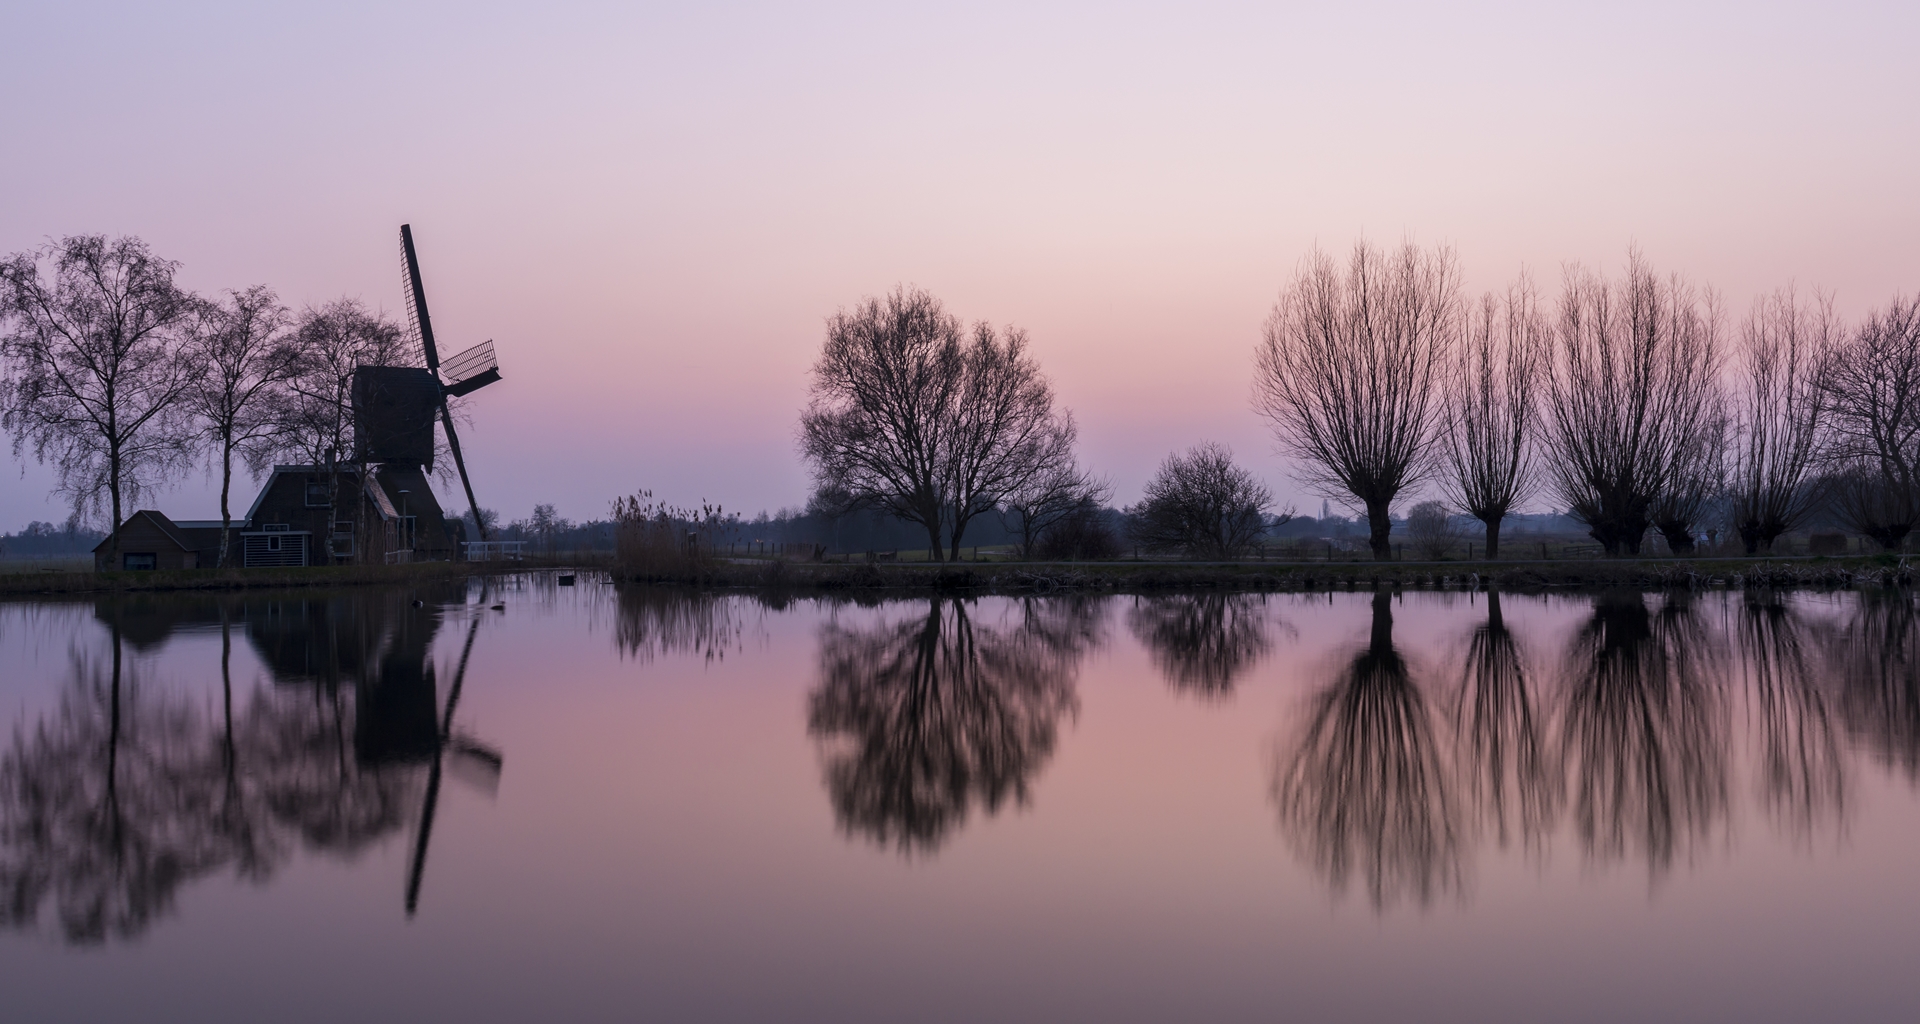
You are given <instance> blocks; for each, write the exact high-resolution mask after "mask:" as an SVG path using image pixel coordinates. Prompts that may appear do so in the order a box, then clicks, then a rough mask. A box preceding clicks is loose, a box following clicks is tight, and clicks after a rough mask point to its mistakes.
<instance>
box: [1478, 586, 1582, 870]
mask: <svg viewBox="0 0 1920 1024" xmlns="http://www.w3.org/2000/svg"><path fill="white" fill-rule="evenodd" d="M1542 717H1543V716H1542V715H1541V711H1540V707H1539V701H1538V698H1537V697H1536V696H1535V694H1534V692H1533V686H1532V684H1531V681H1530V680H1529V679H1528V678H1527V662H1526V658H1525V656H1524V655H1523V653H1522V652H1521V650H1520V643H1519V641H1518V639H1517V638H1516V637H1515V636H1514V634H1513V631H1512V630H1510V629H1508V628H1507V623H1506V619H1505V617H1504V616H1503V615H1502V613H1501V608H1500V592H1499V591H1497V590H1490V591H1488V592H1487V621H1486V622H1485V623H1483V624H1481V625H1479V626H1476V627H1474V630H1473V634H1472V636H1471V637H1470V638H1469V640H1468V642H1467V656H1466V662H1465V664H1464V665H1463V666H1462V669H1461V679H1460V686H1459V689H1458V690H1457V691H1456V692H1455V695H1454V700H1453V715H1452V718H1453V732H1454V736H1455V741H1456V744H1457V745H1456V747H1455V750H1454V753H1455V758H1456V761H1457V763H1458V769H1459V773H1460V788H1461V793H1462V796H1463V798H1464V799H1465V801H1466V802H1467V803H1469V804H1471V806H1472V809H1473V811H1474V814H1475V816H1476V817H1477V819H1478V821H1479V824H1480V825H1481V827H1482V828H1485V829H1488V830H1490V831H1492V832H1493V834H1494V835H1495V837H1496V838H1497V840H1498V842H1499V844H1500V846H1501V847H1503V848H1504V847H1506V846H1507V844H1508V842H1509V841H1510V840H1511V839H1513V838H1516V837H1517V838H1518V839H1519V840H1520V841H1521V842H1523V843H1524V844H1526V845H1528V846H1533V845H1536V844H1538V843H1539V842H1540V841H1542V840H1543V839H1544V838H1545V837H1546V834H1547V832H1548V831H1549V830H1550V829H1551V828H1552V824H1553V817H1554V814H1555V804H1556V803H1557V797H1558V788H1557V786H1556V784H1555V782H1556V780H1555V779H1554V775H1553V770H1552V765H1551V762H1550V758H1549V756H1548V752H1547V742H1546V737H1545V735H1544V730H1543V724H1544V723H1543V721H1542Z"/></svg>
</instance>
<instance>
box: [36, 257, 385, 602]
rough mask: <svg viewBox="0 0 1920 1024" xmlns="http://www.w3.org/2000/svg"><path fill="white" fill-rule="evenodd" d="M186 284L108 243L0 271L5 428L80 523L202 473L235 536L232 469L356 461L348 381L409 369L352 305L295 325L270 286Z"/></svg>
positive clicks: (334, 306)
mask: <svg viewBox="0 0 1920 1024" xmlns="http://www.w3.org/2000/svg"><path fill="white" fill-rule="evenodd" d="M178 268H179V264H177V263H175V262H173V261H171V260H166V259H162V258H160V257H159V256H157V255H155V254H154V253H153V252H152V250H151V249H149V248H148V246H147V245H146V243H144V242H142V241H141V240H140V239H138V238H118V239H108V238H106V237H103V236H99V235H82V236H76V237H71V238H65V239H62V240H60V241H58V242H54V243H49V244H48V245H46V246H43V247H42V248H40V249H38V250H35V251H32V252H22V253H16V254H14V255H13V256H11V257H8V258H6V259H5V260H4V261H3V262H0V426H3V427H4V428H5V429H6V430H7V431H8V433H10V434H11V435H12V438H13V446H14V454H16V455H20V454H23V453H24V452H26V451H28V450H31V451H32V452H33V454H34V456H35V457H36V458H38V459H39V460H41V461H42V462H48V463H51V464H52V465H53V467H54V470H55V472H56V474H57V479H58V481H59V486H60V488H61V490H62V492H63V493H64V494H65V496H66V497H67V498H68V499H69V500H70V501H71V503H72V506H73V510H74V513H75V515H76V517H78V518H80V519H91V520H97V519H99V518H100V516H101V513H103V512H104V513H107V514H108V515H109V516H110V518H109V519H108V526H109V527H110V528H111V527H115V526H117V525H118V524H119V523H120V522H122V521H123V519H124V517H125V515H126V514H127V512H128V511H129V509H128V506H129V505H130V504H131V503H134V502H138V501H140V500H142V499H143V498H144V497H145V496H146V495H148V494H149V493H151V492H152V491H154V490H155V489H156V488H158V487H161V486H163V485H165V484H167V483H168V482H170V481H171V480H172V479H173V478H175V477H176V476H177V475H178V474H180V473H181V472H183V471H185V470H186V469H187V468H189V467H190V466H192V465H194V464H196V463H198V462H200V461H201V460H202V459H205V460H206V461H207V462H208V463H209V464H211V465H212V466H214V467H215V468H217V469H218V471H219V473H220V480H221V483H220V517H221V520H222V524H223V525H224V526H230V525H231V523H232V512H231V509H230V505H229V496H230V491H231V487H232V481H233V470H234V464H235V462H236V461H240V462H242V463H243V464H244V465H246V466H248V467H249V468H251V469H253V470H254V471H255V472H256V473H257V472H258V471H260V470H261V469H263V468H264V467H265V466H267V465H270V464H271V463H272V462H273V461H274V460H276V459H278V458H294V459H298V460H301V461H305V462H307V463H310V464H313V465H338V464H339V462H340V461H341V460H344V459H350V458H351V452H352V448H353V415H352V388H353V371H354V368H355V367H356V366H360V365H393V364H399V363H401V362H403V361H404V360H403V355H404V350H405V344H404V338H405V334H404V332H403V330H402V328H401V326H400V325H399V324H398V323H396V322H394V321H393V320H392V319H390V318H388V317H386V316H383V315H381V314H378V313H375V312H372V311H370V310H368V309H367V308H366V307H364V306H362V305H361V304H360V303H359V302H357V301H354V300H351V299H341V300H339V301H336V302H332V303H329V304H327V305H324V306H319V307H308V308H306V309H304V310H302V311H300V312H299V313H298V314H295V313H294V312H292V311H291V310H289V309H288V308H287V307H286V306H284V305H282V304H281V302H280V301H279V299H278V298H277V297H276V296H275V295H274V293H273V292H272V291H271V290H270V289H268V288H266V287H265V286H255V287H252V288H248V289H245V290H243V291H229V292H227V293H225V294H223V295H221V296H218V297H207V296H201V295H196V294H194V293H192V292H191V291H189V290H187V289H185V288H183V287H181V286H180V285H179V284H177V283H176V282H175V280H174V276H175V273H176V271H177V270H178ZM336 483H337V482H336ZM227 533H228V531H226V530H222V532H221V552H220V558H221V561H222V563H223V564H224V561H225V558H226V554H227V552H226V536H227ZM116 536H117V534H116ZM116 554H117V553H116ZM116 564H117V560H116Z"/></svg>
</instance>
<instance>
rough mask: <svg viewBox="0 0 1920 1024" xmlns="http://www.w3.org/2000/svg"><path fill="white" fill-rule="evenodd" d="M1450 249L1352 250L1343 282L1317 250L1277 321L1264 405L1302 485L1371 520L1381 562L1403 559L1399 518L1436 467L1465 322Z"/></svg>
mask: <svg viewBox="0 0 1920 1024" xmlns="http://www.w3.org/2000/svg"><path fill="white" fill-rule="evenodd" d="M1458 290H1459V285H1458V272H1457V270H1456V268H1455V265H1454V257H1453V253H1452V252H1451V251H1450V250H1448V249H1444V248H1443V249H1437V250H1435V251H1433V252H1430V253H1428V252H1422V251H1421V250H1420V249H1419V248H1417V247H1415V246H1413V245H1405V246H1402V247H1401V248H1400V250H1399V251H1398V252H1394V253H1384V252H1381V251H1379V250H1376V249H1374V248H1372V247H1370V246H1368V245H1367V244H1366V243H1365V242H1361V243H1358V244H1356V245H1355V246H1354V248H1353V256H1352V257H1351V259H1350V260H1349V261H1348V265H1347V270H1346V272H1345V273H1344V274H1342V273H1341V272H1340V270H1339V268H1338V267H1336V266H1335V265H1334V262H1333V260H1332V259H1331V258H1330V257H1328V256H1327V255H1326V254H1324V253H1321V252H1318V251H1315V252H1314V253H1313V254H1312V255H1310V256H1308V257H1307V259H1306V261H1305V262H1304V263H1303V264H1302V266H1301V269H1300V271H1299V273H1298V275H1297V276H1296V277H1295V278H1294V281H1293V283H1292V284H1291V285H1290V286H1289V287H1288V288H1287V290H1286V291H1285V292H1283V293H1282V294H1281V296H1280V300H1279V302H1278V303H1276V304H1275V306H1274V308H1273V314H1272V315H1271V316H1269V317H1268V318H1267V326H1266V336H1265V339H1264V340H1263V342H1262V343H1261V346H1260V348H1259V350H1258V352H1257V354H1256V358H1255V369H1254V405H1255V408H1256V409H1257V410H1258V411H1259V412H1260V413H1261V414H1262V415H1264V416H1265V417H1267V419H1268V420H1270V421H1271V422H1272V424H1273V429H1274V434H1275V436H1276V437H1277V438H1278V439H1279V442H1280V445H1281V448H1282V449H1283V450H1284V451H1286V452H1288V453H1289V454H1291V455H1293V456H1294V457H1295V458H1297V459H1299V460H1301V462H1302V463H1304V466H1303V468H1302V472H1303V478H1304V479H1305V481H1306V482H1308V483H1309V484H1310V485H1312V486H1314V487H1315V488H1316V489H1318V490H1320V491H1322V492H1324V493H1325V494H1326V495H1328V496H1329V497H1332V498H1334V499H1336V500H1342V501H1350V502H1353V503H1355V504H1357V505H1358V506H1360V507H1361V508H1363V509H1364V510H1365V511H1366V514H1367V523H1368V527H1369V533H1370V540H1371V543H1372V547H1373V556H1374V557H1375V558H1376V559H1382V560H1384V559H1387V558H1390V557H1392V554H1393V548H1392V544H1391V543H1390V542H1389V539H1388V538H1389V536H1390V535H1391V533H1392V530H1393V520H1392V518H1391V509H1392V506H1393V501H1394V499H1395V498H1397V497H1398V496H1399V495H1400V493H1401V491H1403V490H1404V489H1406V488H1407V487H1409V486H1411V485H1413V484H1414V483H1416V482H1417V481H1418V480H1419V478H1420V476H1421V474H1422V473H1423V472H1424V471H1425V469H1426V468H1427V456H1428V449H1429V447H1430V445H1431V444H1432V442H1433V439H1434V435H1435V431H1434V418H1435V417H1434V415H1433V413H1434V407H1433V406H1434V399H1435V386H1434V385H1435V381H1436V378H1437V376H1438V371H1439V366H1440V357H1441V354H1442V353H1443V352H1445V351H1446V349H1447V347H1448V346H1449V344H1450V343H1451V341H1452V337H1453V334H1454V333H1455V331H1456V330H1457V322H1458V306H1459V300H1458V295H1457V293H1458Z"/></svg>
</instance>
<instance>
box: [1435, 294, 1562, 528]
mask: <svg viewBox="0 0 1920 1024" xmlns="http://www.w3.org/2000/svg"><path fill="white" fill-rule="evenodd" d="M1547 337H1548V328H1547V322H1546V318H1545V317H1544V316H1542V315H1541V313H1540V310H1539V304H1538V300H1537V299H1536V298H1535V297H1534V292H1533V285H1532V283H1531V282H1530V281H1528V280H1526V279H1524V278H1523V279H1521V281H1520V282H1519V283H1517V284H1515V285H1514V286H1513V287H1511V288H1509V289H1507V296H1506V300H1505V301H1504V302H1502V301H1500V300H1498V299H1496V298H1494V296H1493V295H1492V294H1491V293H1489V294H1487V295H1484V296H1482V297H1481V299H1480V303H1479V305H1478V306H1477V307H1476V308H1475V309H1473V310H1472V311H1471V312H1470V314H1469V316H1468V319H1467V326H1466V337H1465V339H1464V343H1463V344H1461V345H1460V346H1459V347H1458V348H1457V349H1456V350H1455V353H1454V357H1453V359H1452V360H1451V362H1450V364H1449V365H1448V366H1447V396H1446V409H1445V410H1444V412H1443V414H1442V416H1441V423H1442V424H1443V425H1444V430H1445V436H1446V444H1445V445H1444V447H1443V449H1442V450H1443V452H1444V455H1445V461H1446V472H1445V473H1444V474H1443V475H1442V477H1441V485H1442V487H1443V488H1445V491H1446V494H1447V497H1448V498H1449V499H1450V500H1451V501H1452V502H1453V503H1454V505H1455V506H1457V507H1458V508H1459V509H1460V510H1461V511H1462V512H1465V513H1466V514H1467V515H1470V516H1472V517H1474V518H1475V519H1478V520H1480V521H1481V522H1482V523H1485V524H1486V528H1487V557H1488V558H1498V557H1500V523H1501V521H1502V520H1504V519H1505V518H1506V517H1507V516H1509V515H1511V514H1513V512H1514V510H1515V509H1516V508H1518V507H1519V506H1520V504H1521V503H1522V502H1524V501H1526V500H1527V497H1528V496H1529V495H1530V494H1531V492H1532V490H1533V486H1534V476H1533V434H1534V432H1535V430H1536V429H1537V422H1536V415H1535V411H1534V398H1533V395H1534V390H1535V387H1536V385H1538V383H1539V381H1540V375H1541V368H1542V365H1543V363H1544V360H1545V357H1546V352H1547Z"/></svg>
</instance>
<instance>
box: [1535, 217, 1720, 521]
mask: <svg viewBox="0 0 1920 1024" xmlns="http://www.w3.org/2000/svg"><path fill="white" fill-rule="evenodd" d="M1716 314H1717V307H1716V306H1715V305H1714V302H1713V299H1712V297H1711V296H1708V299H1707V302H1706V303H1705V309H1704V310H1703V309H1702V303H1701V300H1700V298H1699V297H1698V296H1697V295H1696V294H1695V293H1694V290H1693V289H1692V287H1691V286H1689V285H1687V284H1686V283H1685V282H1683V281H1681V280H1680V279H1678V278H1670V279H1668V280H1666V281H1662V280H1660V279H1659V278H1658V277H1656V276H1655V275H1654V273H1653V271H1652V270H1651V269H1650V268H1649V267H1648V266H1647V265H1646V264H1645V262H1644V261H1642V260H1641V258H1640V256H1639V254H1638V253H1633V254H1631V255H1630V256H1629V258H1628V263H1627V276H1626V280H1624V281H1621V282H1609V281H1606V280H1605V279H1603V278H1601V277H1599V276H1597V275H1595V274H1592V273H1590V272H1587V271H1584V270H1582V269H1580V268H1579V267H1570V268H1568V271H1567V277H1566V287H1565V291H1564V293H1563V294H1562V296H1561V300H1560V315H1559V320H1558V323H1557V324H1556V325H1555V335H1556V337H1555V339H1554V358H1553V359H1552V361H1551V364H1550V365H1551V373H1550V374H1549V375H1548V387H1547V415H1546V416H1545V420H1546V424H1545V425H1546V430H1545V431H1544V434H1545V442H1546V448H1547V454H1548V460H1547V462H1548V467H1549V471H1550V474H1551V478H1552V481H1553V483H1554V486H1555V488H1556V490H1557V491H1558V492H1559V496H1560V499H1561V500H1562V501H1564V502H1565V503H1566V505H1567V507H1568V510H1569V514H1571V515H1572V516H1573V517H1574V518H1575V519H1578V520H1580V521H1581V522H1583V523H1585V524H1586V525H1587V528H1588V530H1589V531H1590V532H1591V533H1592V535H1593V539H1595V540H1597V541H1599V542H1600V544H1601V546H1602V547H1604V548H1605V549H1606V551H1607V553H1608V554H1610V555H1617V554H1620V553H1622V552H1625V553H1630V554H1638V553H1639V551H1640V542H1641V538H1642V537H1644V536H1645V534H1646V532H1647V528H1648V526H1650V525H1652V519H1651V511H1652V506H1653V504H1654V502H1655V501H1657V500H1658V499H1659V498H1660V497H1661V495H1662V494H1663V493H1664V492H1665V491H1666V489H1667V487H1668V485H1669V483H1670V482H1672V481H1673V479H1674V478H1675V475H1676V472H1677V471H1680V470H1683V469H1685V468H1686V459H1687V458H1688V457H1689V456H1690V455H1693V454H1697V453H1696V451H1695V449H1693V448H1691V447H1690V446H1691V445H1693V444H1695V443H1696V441H1697V440H1698V436H1699V433H1700V431H1701V430H1703V429H1704V428H1705V427H1706V426H1707V424H1708V422H1709V419H1710V416H1711V414H1712V412H1713V409H1714V403H1713V402H1712V401H1711V400H1710V399H1711V398H1712V395H1713V392H1714V380H1713V372H1712V371H1713V369H1714V356H1715V352H1716V349H1717V348H1718V330H1719V325H1718V318H1717V315H1716Z"/></svg>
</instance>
